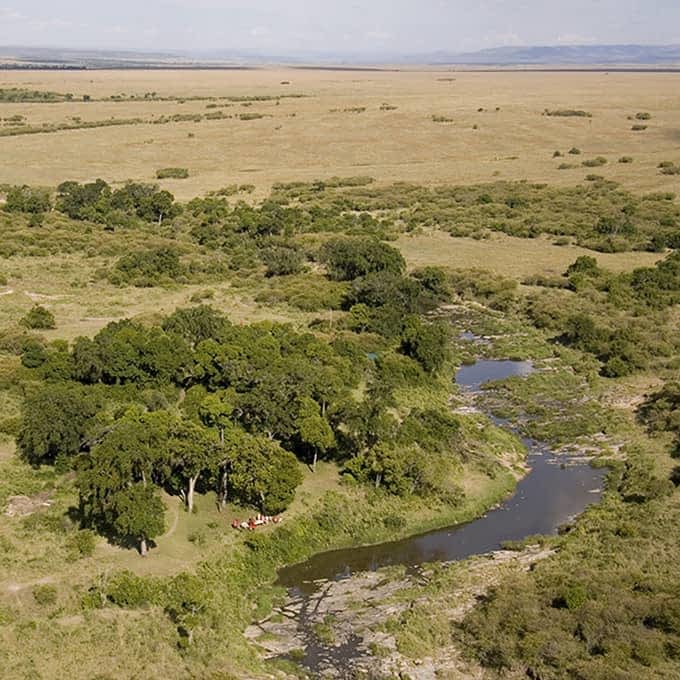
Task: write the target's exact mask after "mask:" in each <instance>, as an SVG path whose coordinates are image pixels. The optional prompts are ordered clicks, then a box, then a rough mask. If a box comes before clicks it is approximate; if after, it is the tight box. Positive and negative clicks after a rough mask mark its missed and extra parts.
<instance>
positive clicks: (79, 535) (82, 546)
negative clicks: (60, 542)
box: [66, 529, 97, 559]
mask: <svg viewBox="0 0 680 680" xmlns="http://www.w3.org/2000/svg"><path fill="white" fill-rule="evenodd" d="M96 545H97V540H96V536H95V533H94V532H93V531H90V530H89V529H83V530H82V531H78V532H76V533H74V534H73V535H71V536H69V537H68V539H67V541H66V549H67V550H68V552H69V555H70V557H71V558H72V559H78V558H79V557H90V556H91V555H92V554H94V549H95V547H96Z"/></svg>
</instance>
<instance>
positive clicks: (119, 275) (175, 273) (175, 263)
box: [108, 246, 186, 288]
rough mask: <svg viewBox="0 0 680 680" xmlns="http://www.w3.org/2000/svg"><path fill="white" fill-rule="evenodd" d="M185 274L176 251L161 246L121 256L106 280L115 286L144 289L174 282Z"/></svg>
mask: <svg viewBox="0 0 680 680" xmlns="http://www.w3.org/2000/svg"><path fill="white" fill-rule="evenodd" d="M185 273H186V272H185V268H184V267H183V266H182V263H181V262H180V259H179V254H178V253H177V250H175V249H174V248H170V247H167V246H162V247H160V248H151V249H149V250H140V251H137V252H134V253H129V254H128V255H123V257H121V258H120V259H119V260H118V262H116V264H115V266H114V268H113V270H112V271H111V272H109V275H108V278H109V280H110V281H111V283H114V284H116V285H124V284H128V285H133V286H138V287H141V288H144V287H150V286H154V285H158V284H159V283H164V282H166V281H176V280H177V279H179V278H180V277H182V276H184V274H185Z"/></svg>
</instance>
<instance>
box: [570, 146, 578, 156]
mask: <svg viewBox="0 0 680 680" xmlns="http://www.w3.org/2000/svg"><path fill="white" fill-rule="evenodd" d="M569 153H570V154H571V155H572V156H580V155H581V149H578V148H577V147H575V146H572V147H571V149H569Z"/></svg>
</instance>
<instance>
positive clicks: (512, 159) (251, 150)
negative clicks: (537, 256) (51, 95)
mask: <svg viewBox="0 0 680 680" xmlns="http://www.w3.org/2000/svg"><path fill="white" fill-rule="evenodd" d="M282 83H290V84H282ZM0 87H1V88H7V87H19V88H30V89H38V90H51V91H56V92H62V93H66V92H70V93H73V94H74V95H75V96H76V97H78V96H81V98H82V95H84V94H88V95H89V96H90V97H92V99H93V101H91V102H82V101H73V102H65V103H53V104H2V105H0V107H1V108H0V117H1V118H4V119H7V118H10V117H11V116H15V115H21V116H25V121H24V122H25V125H28V126H35V125H38V126H40V125H42V124H44V123H69V122H70V123H73V118H74V117H79V118H80V119H82V121H106V120H108V119H111V118H114V119H131V118H139V119H144V120H150V119H151V118H153V117H156V118H158V117H160V116H166V117H167V116H173V115H184V116H186V115H187V114H203V115H204V116H205V115H206V114H209V113H211V112H212V113H215V112H221V113H222V114H224V116H230V117H229V118H224V119H220V120H206V119H204V120H202V121H201V122H190V121H184V122H168V123H163V124H152V123H148V122H145V123H137V124H128V125H121V126H115V127H101V128H95V129H77V130H65V131H59V132H51V133H48V134H32V135H21V136H9V137H0V154H1V155H2V157H3V158H5V159H11V160H12V162H11V163H5V164H3V165H2V167H0V184H2V183H13V184H14V183H27V184H33V185H37V184H44V185H49V186H54V185H56V184H58V183H59V182H61V181H63V180H65V179H75V180H80V181H82V180H87V179H93V178H96V177H102V178H103V179H105V180H107V181H109V182H122V181H125V180H126V179H133V180H138V181H151V180H153V179H154V178H155V173H156V170H158V169H159V168H163V167H174V166H179V167H186V168H188V169H189V172H190V177H189V178H188V179H185V180H164V181H163V182H162V185H163V186H164V187H166V188H168V189H170V190H171V191H173V192H174V193H175V194H176V195H177V197H178V198H180V199H188V198H191V197H193V196H196V195H199V194H203V193H205V192H207V191H209V190H215V189H218V188H220V187H223V186H225V185H228V184H232V183H239V184H242V183H248V184H253V185H255V186H256V188H257V193H256V196H262V195H265V194H266V193H267V192H268V190H269V187H270V186H271V185H272V183H274V182H289V181H294V180H307V181H308V180H312V179H316V178H323V177H328V176H331V175H342V176H350V175H371V176H373V177H375V178H376V179H378V180H380V181H385V182H388V181H389V182H391V181H395V180H405V181H411V182H417V183H421V184H439V183H449V184H467V183H472V182H486V181H493V180H495V179H505V180H517V179H528V180H530V181H541V182H548V183H550V184H561V185H564V184H569V185H571V184H576V183H578V182H580V181H582V180H583V178H584V177H585V176H586V175H587V174H588V172H589V170H588V169H587V168H583V167H580V161H581V160H582V159H585V158H590V157H594V156H600V155H601V156H604V157H606V158H607V159H608V161H609V163H608V165H607V166H605V167H601V168H598V170H597V172H598V173H599V174H602V175H604V176H606V177H607V178H610V179H614V180H616V181H619V182H621V183H622V184H623V185H624V186H626V187H627V188H630V189H634V190H640V191H650V190H654V191H658V190H674V191H677V190H678V189H680V177H678V176H675V177H673V176H663V175H660V174H659V172H658V169H657V165H658V164H659V163H660V162H661V161H664V160H671V161H678V160H680V127H679V126H678V120H680V116H679V113H680V94H679V93H680V74H674V73H665V74H649V73H645V74H640V73H637V74H636V73H609V74H607V73H604V72H599V73H557V72H554V73H531V72H521V73H520V72H504V73H474V72H448V71H421V72H417V71H403V72H381V71H372V72H356V71H346V72H343V71H333V72H329V71H315V70H250V71H190V72H177V71H76V72H53V71H52V72H51V71H42V72H31V73H27V72H11V71H6V72H2V73H0ZM152 92H155V93H156V95H157V97H178V98H180V97H182V96H185V97H246V96H248V97H255V96H257V97H277V96H282V95H283V96H285V95H288V96H290V95H292V94H301V95H306V96H305V97H304V98H284V99H281V100H280V101H279V102H277V101H276V100H268V101H252V102H234V101H231V102H230V101H228V100H217V101H214V102H212V104H213V105H214V104H217V105H218V107H217V108H210V109H208V108H207V107H208V106H209V105H211V102H209V101H206V100H195V99H194V100H186V101H185V102H184V103H181V100H179V101H178V100H174V101H144V100H142V101H101V99H104V98H109V97H111V96H112V95H121V94H122V93H125V95H126V96H129V95H132V94H134V95H136V96H139V97H143V96H144V94H145V93H152ZM364 107H365V111H361V110H362V109H363V108H364ZM480 109H481V110H480ZM545 109H551V110H554V109H581V110H585V111H588V112H590V113H592V117H591V118H585V117H560V116H544V115H542V113H543V111H544V110H545ZM638 112H649V113H650V114H651V116H652V118H651V120H649V121H645V124H646V125H647V129H646V130H643V131H638V132H635V131H633V130H632V129H631V128H632V125H633V123H634V122H635V121H632V122H631V120H629V118H628V117H629V116H631V117H634V116H635V114H636V113H638ZM255 113H257V114H262V115H263V116H264V117H263V118H259V119H255V120H241V119H240V116H241V114H255ZM433 116H440V117H442V118H444V119H449V120H450V122H439V123H438V122H434V121H433V119H432V117H433ZM475 125H476V126H477V129H474V127H473V126H475ZM6 129H7V123H5V124H4V126H2V127H0V131H2V130H6ZM572 147H576V148H579V149H581V150H582V155H581V156H569V155H568V154H567V151H568V150H569V149H570V148H572ZM556 150H560V151H561V152H562V153H563V154H565V156H564V158H553V153H554V151H556ZM622 156H630V157H632V158H633V162H632V163H626V164H622V163H618V162H617V161H618V159H619V158H620V157H622ZM562 161H565V162H568V163H569V164H574V165H576V166H577V167H575V168H573V169H570V170H559V169H558V166H559V165H560V164H561V162H562Z"/></svg>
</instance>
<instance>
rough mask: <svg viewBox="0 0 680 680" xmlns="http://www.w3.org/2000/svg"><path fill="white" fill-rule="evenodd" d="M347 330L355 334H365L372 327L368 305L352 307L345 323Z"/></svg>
mask: <svg viewBox="0 0 680 680" xmlns="http://www.w3.org/2000/svg"><path fill="white" fill-rule="evenodd" d="M345 323H346V324H347V328H349V329H350V330H351V331H354V332H355V333H363V332H364V331H366V330H367V329H368V327H369V326H370V325H371V309H370V308H369V307H368V305H364V304H361V303H360V304H358V305H352V307H350V309H349V313H348V314H347V319H346V321H345Z"/></svg>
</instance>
